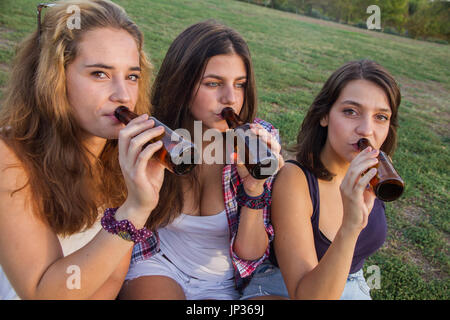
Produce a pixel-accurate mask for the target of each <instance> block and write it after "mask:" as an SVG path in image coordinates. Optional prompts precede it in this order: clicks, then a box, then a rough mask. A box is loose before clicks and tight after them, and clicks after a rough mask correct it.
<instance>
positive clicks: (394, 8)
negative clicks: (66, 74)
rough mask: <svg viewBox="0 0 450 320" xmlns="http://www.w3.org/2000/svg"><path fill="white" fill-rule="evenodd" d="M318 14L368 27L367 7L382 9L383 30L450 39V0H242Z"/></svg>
mask: <svg viewBox="0 0 450 320" xmlns="http://www.w3.org/2000/svg"><path fill="white" fill-rule="evenodd" d="M240 1H244V2H249V3H254V4H258V5H263V6H266V7H271V8H274V9H278V10H283V11H290V12H293V13H297V14H298V13H301V14H304V15H307V16H312V17H315V18H320V19H325V20H331V21H335V22H339V23H345V24H351V25H355V26H357V27H360V28H365V27H366V20H367V18H368V17H369V14H368V13H366V10H367V7H369V6H370V5H377V6H379V7H380V10H381V27H382V31H384V32H387V33H393V34H398V35H403V36H408V37H411V38H415V39H422V40H432V41H438V42H442V43H448V42H449V41H450V1H443V0H434V1H433V0H240Z"/></svg>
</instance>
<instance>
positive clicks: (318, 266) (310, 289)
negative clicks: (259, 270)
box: [272, 164, 359, 299]
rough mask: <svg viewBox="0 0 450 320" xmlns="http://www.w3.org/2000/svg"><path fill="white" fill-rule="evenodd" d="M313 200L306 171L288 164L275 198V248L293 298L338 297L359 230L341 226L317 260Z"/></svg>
mask: <svg viewBox="0 0 450 320" xmlns="http://www.w3.org/2000/svg"><path fill="white" fill-rule="evenodd" d="M312 210H313V209H312V203H311V198H310V195H309V188H308V183H307V181H306V177H305V175H304V173H303V171H302V170H301V169H300V168H298V167H297V166H295V165H293V164H287V165H286V166H285V167H284V168H283V169H282V170H281V171H280V173H279V174H278V177H277V180H276V181H275V184H274V189H273V199H272V223H273V225H274V229H275V234H276V237H275V240H274V245H275V252H276V255H277V260H278V263H279V265H280V269H281V272H282V274H283V277H284V280H285V282H286V286H287V289H288V292H289V296H290V297H291V298H293V299H339V298H340V296H341V294H342V291H343V289H344V286H345V283H346V279H347V277H348V273H349V270H350V265H351V261H352V258H353V252H354V247H355V244H356V240H357V238H358V235H359V231H357V230H354V229H351V228H346V227H345V226H342V227H341V228H340V229H339V231H338V233H337V234H336V237H335V239H334V241H333V243H332V244H331V246H330V247H329V249H328V250H327V252H326V254H325V255H324V256H323V257H322V259H321V260H320V262H318V261H317V255H316V250H315V246H314V237H313V230H312V225H311V215H312Z"/></svg>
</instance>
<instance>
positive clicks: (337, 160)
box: [320, 140, 350, 183]
mask: <svg viewBox="0 0 450 320" xmlns="http://www.w3.org/2000/svg"><path fill="white" fill-rule="evenodd" d="M320 161H322V163H323V165H324V166H325V168H327V170H328V171H330V172H331V173H333V174H334V175H335V177H334V178H333V181H336V182H339V183H340V182H341V181H342V180H343V179H344V176H345V174H346V173H347V170H348V167H349V166H350V163H349V162H348V161H346V160H345V159H342V158H341V157H340V156H339V155H338V154H337V153H336V152H335V151H334V150H333V148H331V146H330V144H329V142H328V140H327V142H326V143H325V145H324V147H323V149H322V151H321V152H320Z"/></svg>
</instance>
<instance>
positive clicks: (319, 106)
mask: <svg viewBox="0 0 450 320" xmlns="http://www.w3.org/2000/svg"><path fill="white" fill-rule="evenodd" d="M361 79H363V80H368V81H371V82H373V83H374V84H376V85H378V86H379V87H380V88H381V89H383V91H384V92H385V93H386V96H387V98H388V101H389V106H390V107H391V112H392V115H391V118H390V122H389V132H388V135H387V137H386V140H385V141H384V143H383V145H382V146H381V150H383V151H384V152H386V153H387V154H388V155H392V154H393V153H394V150H395V147H396V142H397V127H398V119H397V114H398V107H399V106H400V101H401V95H400V89H399V87H398V85H397V82H396V81H395V79H394V78H393V77H392V76H391V75H390V74H389V72H388V71H387V70H386V69H384V68H383V67H382V66H380V65H379V64H377V63H376V62H374V61H371V60H359V61H351V62H348V63H346V64H344V65H343V66H342V67H340V68H339V69H338V70H336V71H335V72H334V73H333V74H332V75H331V76H330V77H329V78H328V80H327V81H326V82H325V84H324V86H323V87H322V89H321V90H320V92H319V94H318V95H317V96H316V98H315V99H314V101H313V103H312V104H311V106H310V107H309V110H308V113H307V114H306V117H305V119H304V120H303V123H302V125H301V129H300V132H299V133H298V136H297V144H296V145H295V146H294V147H293V148H292V149H291V150H292V151H294V152H295V153H296V159H297V161H298V162H300V163H301V164H302V165H303V166H305V167H306V168H308V169H309V170H310V171H312V172H313V173H314V175H315V176H316V177H317V178H319V179H324V180H331V179H332V178H333V176H334V175H333V174H332V173H331V172H329V171H328V169H327V168H325V166H324V165H323V163H322V161H321V160H320V153H321V151H322V148H323V146H324V145H325V141H326V139H327V134H328V127H322V126H321V125H320V120H321V119H322V118H323V117H325V116H326V115H328V113H329V112H330V109H331V107H332V106H333V104H334V103H335V102H336V100H337V99H338V98H339V95H340V94H341V91H342V90H343V89H344V87H345V86H346V85H347V84H348V83H349V82H350V81H353V80H361Z"/></svg>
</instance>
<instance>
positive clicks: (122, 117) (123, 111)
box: [114, 106, 138, 125]
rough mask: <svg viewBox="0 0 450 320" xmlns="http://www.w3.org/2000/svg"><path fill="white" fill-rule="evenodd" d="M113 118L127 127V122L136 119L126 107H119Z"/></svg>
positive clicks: (135, 115) (134, 114)
mask: <svg viewBox="0 0 450 320" xmlns="http://www.w3.org/2000/svg"><path fill="white" fill-rule="evenodd" d="M114 116H115V117H116V118H117V119H118V120H119V121H120V122H122V123H123V124H125V125H127V124H128V122H130V121H131V120H133V119H134V118H136V117H138V115H137V114H136V113H134V112H132V111H130V110H129V109H128V108H127V107H125V106H121V107H118V108H117V109H116V110H115V111H114Z"/></svg>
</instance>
